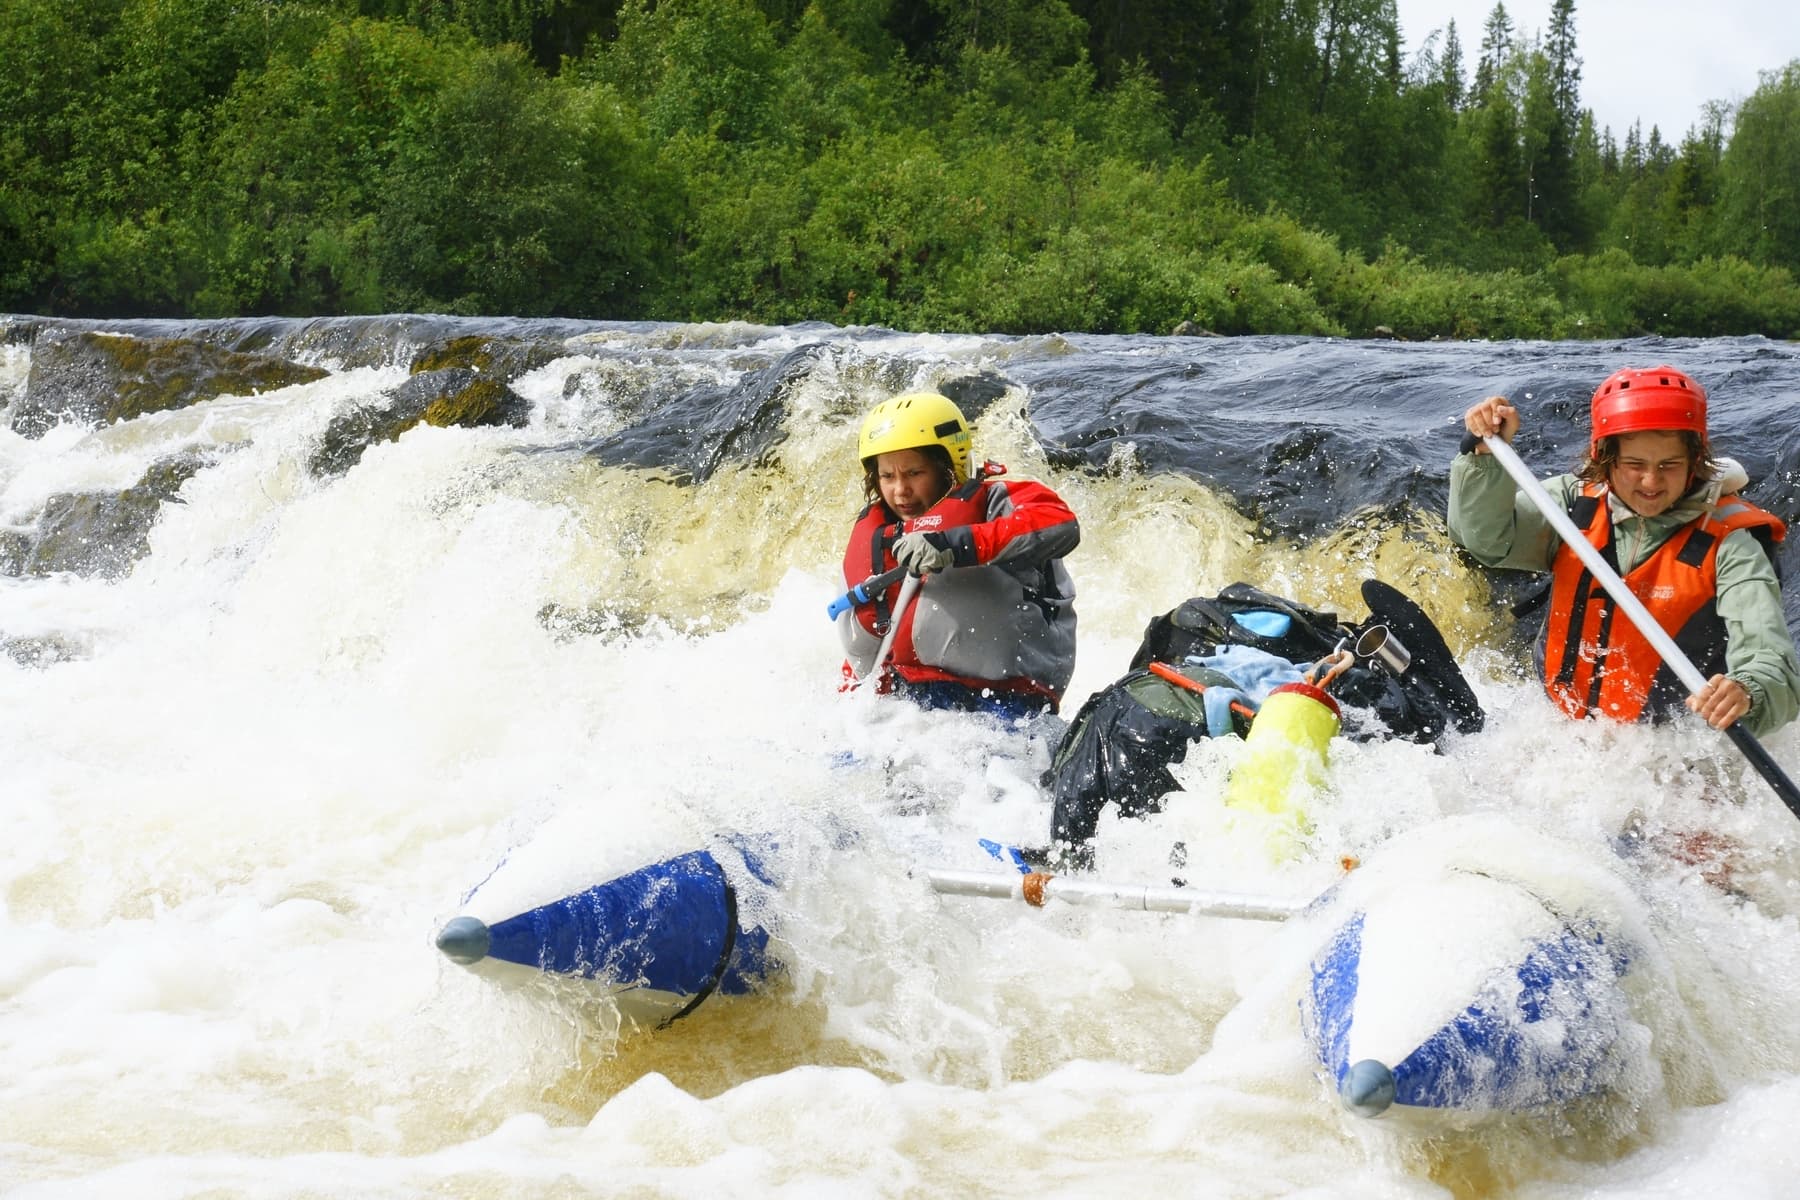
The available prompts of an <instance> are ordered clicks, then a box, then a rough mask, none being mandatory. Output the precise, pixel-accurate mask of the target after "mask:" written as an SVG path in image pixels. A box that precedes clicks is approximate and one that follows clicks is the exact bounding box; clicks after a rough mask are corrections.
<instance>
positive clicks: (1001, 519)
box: [946, 480, 1081, 567]
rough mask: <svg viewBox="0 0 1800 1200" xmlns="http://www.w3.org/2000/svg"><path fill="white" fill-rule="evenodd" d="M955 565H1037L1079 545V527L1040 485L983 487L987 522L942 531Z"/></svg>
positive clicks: (1072, 515) (1016, 482) (1023, 482)
mask: <svg viewBox="0 0 1800 1200" xmlns="http://www.w3.org/2000/svg"><path fill="white" fill-rule="evenodd" d="M946 536H947V538H948V540H949V543H950V548H951V550H952V551H953V552H954V553H955V555H956V565H957V566H959V567H970V566H977V565H983V566H997V565H999V564H1002V563H1026V564H1033V565H1035V564H1039V563H1046V562H1049V561H1050V560H1051V559H1056V558H1062V557H1063V556H1064V555H1066V554H1068V553H1069V551H1071V550H1073V549H1075V547H1076V546H1077V545H1078V544H1080V542H1081V523H1080V522H1079V521H1077V520H1076V519H1075V513H1074V511H1073V510H1071V509H1070V508H1069V506H1068V505H1067V504H1064V503H1063V500H1062V497H1061V496H1058V495H1057V494H1056V493H1055V492H1053V491H1051V490H1050V489H1049V488H1048V487H1045V486H1044V485H1043V484H1041V483H1032V482H1031V481H1029V480H1007V481H1004V482H997V483H995V484H993V485H992V486H991V487H989V488H988V504H987V520H985V521H981V522H978V523H977V524H974V525H968V526H964V527H963V528H961V529H952V530H948V531H946Z"/></svg>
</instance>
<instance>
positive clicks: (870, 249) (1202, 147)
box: [0, 0, 1800, 338]
mask: <svg viewBox="0 0 1800 1200" xmlns="http://www.w3.org/2000/svg"><path fill="white" fill-rule="evenodd" d="M1541 20H1542V21H1543V25H1542V32H1538V31H1537V30H1536V29H1528V28H1527V27H1526V26H1525V25H1523V24H1522V23H1520V21H1519V19H1518V18H1517V17H1516V16H1515V14H1513V13H1510V12H1509V11H1508V10H1507V9H1506V8H1505V7H1504V5H1503V4H1496V5H1495V7H1494V8H1493V10H1492V12H1491V15H1490V16H1489V18H1488V20H1487V22H1486V24H1485V26H1484V27H1483V28H1482V29H1481V30H1479V31H1461V30H1458V29H1457V28H1456V27H1455V26H1454V25H1452V26H1449V27H1447V28H1445V29H1444V30H1441V31H1438V32H1437V33H1436V34H1435V35H1434V36H1433V37H1432V38H1431V39H1429V40H1428V41H1427V42H1426V44H1425V46H1424V48H1423V49H1422V50H1421V51H1420V52H1419V53H1418V54H1416V55H1415V56H1414V57H1413V58H1412V59H1411V60H1405V59H1403V57H1402V54H1401V51H1400V44H1401V37H1400V30H1399V28H1398V24H1397V20H1396V16H1395V11H1394V5H1393V2H1392V0H810V2H806V0H660V2H656V3H652V2H650V0H83V2H82V3H78V4H74V3H68V2H67V0H0V311H14V312H35V313H44V314H53V315H71V316H180V317H205V316H224V315H243V314H283V315H327V314H350V313H372V312H397V311H432V312H446V313H463V314H490V315H492V314H509V315H557V316H572V317H591V318H602V319H618V320H631V319H642V320H673V321H713V320H726V319H745V320H751V321H759V322H769V323H788V322H795V321H802V320H823V321H829V322H833V323H836V324H840V325H843V324H878V325H886V326H891V327H894V328H900V329H960V330H974V331H987V332H1034V331H1052V330H1085V331H1094V332H1136V331H1150V332H1159V333H1161V332H1168V331H1170V330H1172V329H1175V328H1177V327H1178V326H1181V324H1182V323H1183V322H1189V323H1191V327H1194V328H1201V329H1207V330H1212V331H1216V332H1220V333H1307V334H1341V335H1349V336H1365V335H1368V334H1371V333H1373V332H1379V331H1383V330H1391V331H1392V332H1393V333H1394V334H1395V335H1397V336H1402V337H1411V338H1425V337H1432V336H1447V337H1617V336H1631V335H1637V334H1643V333H1661V334H1668V335H1697V336H1711V335H1727V334H1749V333H1761V334H1765V335H1769V336H1773V337H1780V338H1788V337H1793V336H1796V335H1800V284H1797V283H1796V276H1797V275H1800V60H1796V61H1795V62H1790V63H1788V64H1786V65H1785V66H1780V65H1778V66H1776V67H1775V68H1774V69H1772V70H1769V71H1766V72H1764V73H1763V76H1762V80H1761V84H1760V86H1759V87H1758V88H1757V90H1756V91H1755V92H1754V93H1753V94H1752V95H1750V96H1749V97H1747V98H1745V99H1744V100H1742V102H1741V103H1739V104H1737V105H1735V106H1727V105H1724V104H1721V103H1715V104H1712V105H1709V106H1708V107H1707V109H1706V110H1705V111H1704V112H1702V113H1699V114H1696V119H1695V122H1694V124H1693V126H1692V127H1691V128H1689V129H1688V130H1686V131H1685V133H1684V134H1683V135H1681V136H1680V139H1679V140H1678V141H1677V140H1672V139H1671V137H1670V136H1669V131H1663V130H1658V129H1654V128H1653V129H1651V130H1650V131H1648V133H1646V132H1644V131H1643V130H1642V129H1641V128H1640V127H1638V126H1633V127H1632V128H1631V129H1629V130H1625V131H1621V132H1619V133H1615V131H1612V130H1610V129H1596V128H1595V125H1594V121H1593V117H1592V114H1591V113H1590V112H1589V111H1588V110H1587V109H1585V108H1584V107H1583V106H1582V104H1581V99H1580V85H1581V57H1580V51H1579V39H1578V36H1577V34H1578V23H1579V13H1578V11H1577V7H1576V4H1575V3H1574V0H1550V8H1549V11H1548V12H1547V13H1544V14H1541ZM1465 34H1466V35H1467V37H1468V38H1469V41H1468V43H1467V44H1465V42H1464V36H1465ZM1670 51H1671V53H1672V54H1673V53H1677V52H1678V51H1679V48H1678V47H1671V48H1670ZM1644 69H1646V70H1654V69H1655V66H1654V64H1649V63H1647V64H1646V65H1645V68H1644Z"/></svg>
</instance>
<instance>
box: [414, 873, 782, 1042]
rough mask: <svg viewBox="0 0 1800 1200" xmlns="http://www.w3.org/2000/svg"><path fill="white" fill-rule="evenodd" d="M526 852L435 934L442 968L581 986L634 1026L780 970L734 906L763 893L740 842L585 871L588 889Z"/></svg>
mask: <svg viewBox="0 0 1800 1200" xmlns="http://www.w3.org/2000/svg"><path fill="white" fill-rule="evenodd" d="M531 850H532V848H530V847H528V848H527V850H526V852H524V853H515V854H514V855H509V856H508V857H507V859H505V860H504V861H502V862H501V863H500V865H499V866H498V867H496V868H495V869H494V871H493V873H492V874H490V875H489V876H488V878H486V879H484V880H483V881H482V882H481V883H480V884H478V885H477V886H476V887H475V888H474V889H473V890H472V891H471V892H470V893H469V894H468V896H466V897H465V898H464V901H463V905H462V909H461V911H460V912H459V913H458V914H457V915H456V916H455V917H452V918H451V919H450V920H449V921H447V922H446V923H445V924H444V925H443V926H442V927H441V928H440V929H439V930H438V934H437V946H438V949H439V950H441V951H443V953H444V955H445V956H446V957H447V958H449V959H450V960H451V961H453V962H456V963H460V964H461V965H463V966H465V967H468V968H469V969H470V970H473V971H475V972H477V973H479V974H482V975H486V976H489V977H491V978H495V979H506V978H512V979H515V980H519V979H528V978H532V977H541V976H542V975H543V974H546V973H547V974H550V975H560V976H569V977H575V978H579V979H582V980H586V981H588V982H589V983H590V984H591V985H593V986H594V987H596V988H598V989H599V990H600V991H601V993H602V994H604V995H606V996H609V997H611V998H612V999H613V1000H614V1002H615V1003H617V1005H618V1007H619V1011H620V1013H621V1014H622V1015H623V1016H625V1017H627V1018H628V1019H630V1020H632V1021H635V1022H637V1023H639V1024H642V1025H663V1024H667V1023H668V1022H670V1021H672V1020H675V1019H676V1018H678V1017H682V1016H685V1015H686V1014H687V1013H689V1012H691V1011H692V1010H693V1009H694V1008H696V1007H697V1006H698V1005H699V1004H700V1003H701V1002H703V1001H705V1000H706V999H707V998H708V997H710V996H713V995H723V996H736V995H743V994H745V993H747V992H750V991H752V990H754V989H755V987H756V986H757V985H758V984H760V983H761V982H762V981H763V980H765V979H766V978H767V977H768V976H769V975H770V974H771V973H773V972H774V971H776V970H778V969H779V968H778V966H777V964H775V962H774V961H773V960H772V959H771V958H770V956H769V933H768V930H766V929H765V928H764V927H763V926H762V925H761V924H760V923H758V922H756V921H755V920H753V919H749V918H747V917H746V916H745V914H744V912H743V911H742V909H741V907H740V890H741V889H746V888H749V889H753V890H755V891H756V892H757V893H758V894H761V893H762V892H763V891H765V890H766V889H767V888H768V887H769V886H771V881H770V880H769V878H768V877H767V875H766V874H765V873H764V868H763V865H762V863H761V862H760V861H759V858H758V856H757V855H756V853H755V852H754V850H752V849H750V848H747V847H746V846H744V845H742V844H738V843H724V842H722V843H720V844H718V845H715V846H713V847H710V848H707V849H699V850H690V851H687V852H685V853H679V854H673V855H670V856H668V857H665V858H660V859H657V860H655V861H650V862H643V861H642V859H639V860H638V862H637V863H633V864H628V865H626V864H622V866H621V869H619V871H618V873H617V874H610V873H609V872H607V871H605V870H598V871H596V870H593V869H592V868H590V869H589V872H588V878H590V879H591V878H592V877H593V876H594V875H602V876H607V877H606V878H603V879H602V881H601V882H598V883H591V884H589V883H586V882H584V881H581V880H570V879H569V878H568V877H567V874H566V872H565V871H557V870H549V871H546V870H542V869H540V868H541V867H543V865H544V864H543V862H542V861H541V860H542V858H543V857H544V856H543V853H542V851H541V849H539V850H538V852H536V853H533V852H531ZM640 864H641V865H640Z"/></svg>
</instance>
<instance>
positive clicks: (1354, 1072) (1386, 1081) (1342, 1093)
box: [439, 940, 1394, 1117]
mask: <svg viewBox="0 0 1800 1200" xmlns="http://www.w3.org/2000/svg"><path fill="white" fill-rule="evenodd" d="M439 944H440V945H441V944H442V941H441V940H440V942H439ZM1338 1098H1339V1099H1341V1100H1342V1101H1343V1102H1344V1107H1345V1108H1347V1109H1349V1110H1350V1111H1351V1112H1353V1113H1355V1114H1356V1115H1357V1116H1359V1117H1379V1116H1380V1115H1381V1114H1382V1113H1384V1112H1386V1111H1387V1110H1388V1106H1389V1105H1390V1104H1392V1103H1393V1102H1394V1073H1393V1072H1392V1071H1390V1070H1388V1069H1387V1066H1386V1065H1385V1064H1383V1063H1380V1062H1377V1061H1376V1060H1375V1059H1372V1058H1365V1059H1363V1060H1362V1061H1361V1062H1359V1063H1353V1064H1352V1065H1351V1067H1350V1069H1349V1070H1348V1071H1345V1072H1344V1082H1343V1083H1341V1084H1339V1085H1338Z"/></svg>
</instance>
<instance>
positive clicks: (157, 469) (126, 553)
mask: <svg viewBox="0 0 1800 1200" xmlns="http://www.w3.org/2000/svg"><path fill="white" fill-rule="evenodd" d="M214 460H215V456H214V455H213V454H211V453H207V452H203V451H199V450H185V451H182V452H181V453H180V454H175V455H171V456H170V457H168V458H165V459H161V460H160V461H158V462H156V463H154V464H152V465H151V467H150V469H149V470H148V471H146V472H144V475H143V478H141V479H139V480H138V481H137V482H136V483H134V484H133V485H132V486H130V487H128V488H126V489H125V490H124V491H121V492H61V493H58V494H57V495H54V496H52V497H50V499H49V500H47V501H45V503H44V510H43V512H42V513H41V514H40V515H39V517H38V524H37V533H36V536H35V537H33V538H32V539H31V544H30V546H29V548H28V549H27V550H26V551H25V553H24V555H23V556H22V558H21V560H20V562H19V569H18V571H17V572H16V573H17V574H21V575H52V574H55V573H57V572H59V571H68V572H71V573H73V574H76V575H83V576H98V577H100V578H102V579H120V578H123V577H124V576H126V575H129V574H130V573H131V568H132V567H133V566H134V565H135V564H136V563H137V561H138V559H140V558H142V557H144V555H145V554H146V553H148V551H149V549H150V530H151V527H152V526H154V525H155V524H156V518H157V515H158V513H159V512H160V511H161V509H162V506H163V503H164V502H165V501H168V500H175V501H177V502H179V497H178V496H176V493H177V492H178V491H180V490H181V485H182V484H184V483H186V482H187V481H188V480H189V479H191V478H193V476H194V475H195V474H196V473H197V472H198V471H199V470H200V469H201V468H202V467H205V466H209V465H210V464H211V463H212V462H213V461H214Z"/></svg>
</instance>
